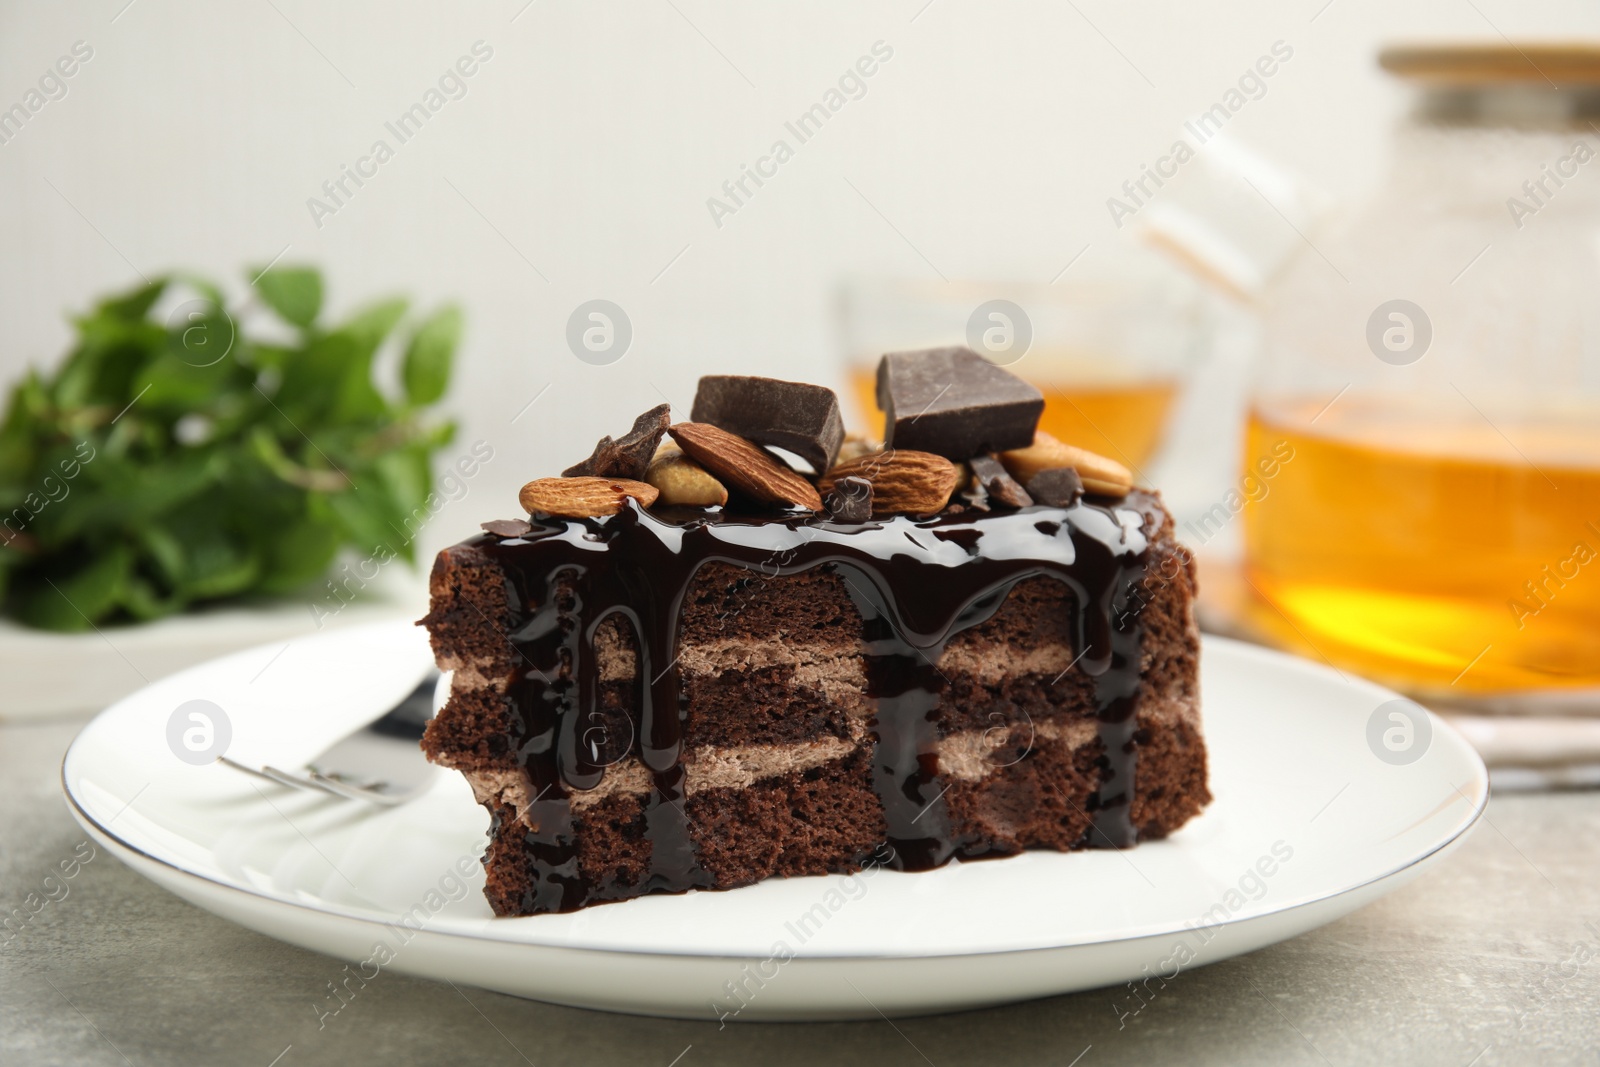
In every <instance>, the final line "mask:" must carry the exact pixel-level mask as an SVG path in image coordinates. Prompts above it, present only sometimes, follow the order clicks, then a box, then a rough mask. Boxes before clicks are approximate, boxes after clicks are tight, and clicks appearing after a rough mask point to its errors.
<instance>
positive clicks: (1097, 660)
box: [470, 498, 1149, 911]
mask: <svg viewBox="0 0 1600 1067" xmlns="http://www.w3.org/2000/svg"><path fill="white" fill-rule="evenodd" d="M1144 521H1145V515H1144V512H1143V510H1142V509H1141V508H1139V507H1138V506H1137V503H1136V499H1135V498H1130V500H1129V502H1128V504H1127V505H1117V506H1108V505H1103V504H1095V503H1090V502H1079V503H1077V504H1074V505H1072V506H1071V507H1066V508H1052V507H1030V508H1025V509H1022V510H1019V511H1014V512H996V513H989V514H983V515H978V514H975V513H972V512H966V513H958V514H940V515H935V516H932V517H929V518H922V519H913V518H910V517H905V516H896V517H894V518H889V519H881V520H874V521H871V522H866V523H859V524H839V523H834V522H832V521H830V520H828V519H826V518H822V517H813V516H789V517H779V518H772V517H770V516H769V517H749V516H736V515H731V514H728V513H725V512H722V511H720V510H717V509H711V510H702V509H681V508H671V509H658V510H657V511H655V512H647V511H643V510H641V509H639V508H638V507H636V506H633V504H632V502H631V501H630V502H629V507H628V508H626V509H625V510H624V511H622V512H621V513H619V514H617V515H614V516H610V517H606V518H597V519H564V518H556V517H551V516H543V515H536V516H533V517H532V518H531V519H530V522H531V523H532V525H533V529H532V531H531V532H529V533H527V534H525V535H523V536H522V537H519V538H510V539H502V538H499V537H495V536H490V535H484V536H482V537H480V538H477V539H476V540H474V541H473V542H470V543H471V544H473V545H474V546H476V547H478V548H479V549H480V550H482V551H484V552H485V553H487V554H488V555H489V556H490V557H491V558H493V559H494V560H496V561H497V562H498V563H499V564H500V565H501V567H502V569H503V570H504V571H505V573H506V575H507V583H508V586H509V588H508V590H507V592H508V599H509V601H510V604H511V610H512V617H513V620H514V628H513V631H512V633H511V640H512V643H513V645H514V646H515V648H516V650H517V652H518V653H519V654H520V656H521V665H520V667H519V669H518V670H517V672H516V674H515V676H514V677H513V679H512V685H511V690H510V699H511V701H512V706H513V709H514V714H513V726H512V738H511V740H512V742H513V744H514V745H515V746H516V749H517V751H518V753H519V755H520V758H521V760H522V761H523V764H524V766H525V767H526V768H527V771H528V774H529V778H530V780H531V782H532V785H533V788H534V791H535V796H536V799H535V800H534V802H533V803H532V805H531V806H530V810H529V813H528V814H529V820H528V821H529V823H530V824H531V825H532V826H534V827H535V828H534V829H532V830H530V831H528V834H527V841H528V846H529V853H530V855H531V856H532V857H533V867H534V871H533V875H534V877H533V882H532V888H531V889H530V890H529V894H528V899H527V900H526V901H525V902H524V904H525V905H526V907H525V910H526V911H570V910H573V909H576V908H579V907H582V906H584V905H585V904H590V903H595V902H598V901H603V900H614V899H617V898H619V897H623V896H634V895H636V894H637V893H638V891H639V888H640V887H636V886H632V885H629V886H623V885H620V884H618V883H617V882H616V880H615V879H611V878H606V879H591V878H586V877H585V876H584V875H583V874H582V872H580V871H579V869H578V855H577V841H576V836H575V834H574V831H573V823H572V814H571V810H570V807H569V802H568V798H569V797H570V795H571V794H572V793H573V792H574V791H583V790H588V789H593V788H595V787H596V786H598V785H599V784H600V782H601V780H602V779H603V777H604V775H605V766H606V764H607V763H610V762H615V761H616V759H617V758H618V757H619V756H620V755H621V753H618V752H615V751H608V750H607V746H606V744H605V738H607V737H608V736H610V735H612V734H614V733H615V731H611V730H607V729H606V728H605V725H606V724H604V723H603V722H602V720H601V718H600V714H601V713H600V712H599V710H598V709H599V708H600V699H599V697H600V677H599V669H598V663H597V662H596V661H597V657H596V654H595V635H596V633H597V632H598V630H599V628H600V626H601V624H602V623H603V622H605V621H606V620H607V619H608V618H610V617H611V616H613V615H620V616H621V617H622V618H623V619H624V620H626V623H627V625H628V626H630V627H631V628H632V630H633V633H634V634H635V635H636V637H637V645H638V680H639V684H638V686H637V692H638V706H637V707H636V708H635V709H634V715H635V718H634V720H633V726H634V729H633V735H634V737H635V738H636V742H635V744H634V745H633V749H632V751H634V752H635V753H636V754H637V755H638V757H639V758H640V760H641V761H642V762H643V763H644V764H645V766H646V767H647V768H649V771H650V773H651V776H652V777H653V779H654V784H655V788H654V790H653V792H652V794H651V796H650V798H649V800H648V801H647V804H646V810H645V820H646V836H647V838H648V840H649V843H650V846H651V858H650V867H649V873H648V876H647V882H646V885H645V886H644V887H643V888H644V889H645V891H662V892H682V891H685V890H688V889H693V888H697V887H707V886H710V885H711V884H712V879H711V878H710V876H709V875H708V874H707V873H706V871H705V870H704V869H703V868H702V867H701V866H700V864H699V862H698V859H697V857H696V851H695V844H694V839H693V835H692V832H691V830H690V827H689V822H688V819H687V817H686V815H685V796H684V782H685V774H684V768H683V763H682V758H681V757H682V754H683V752H682V746H683V724H684V719H685V716H686V714H687V708H686V706H685V698H684V697H683V695H682V692H681V688H680V685H679V678H678V672H677V670H676V667H675V664H676V661H677V657H678V641H679V637H680V634H679V630H680V625H679V619H680V610H681V608H682V605H683V600H684V596H685V595H686V593H687V592H688V589H689V586H690V584H691V583H692V581H693V579H694V576H695V574H696V573H697V572H698V571H699V570H700V568H701V567H703V566H705V565H706V564H708V563H712V562H723V563H729V564H733V565H735V566H740V567H745V568H749V569H751V570H755V571H758V572H760V573H761V574H763V575H766V576H778V575H788V574H795V573H798V572H800V571H803V570H807V569H810V568H812V567H828V568H831V569H832V570H833V571H834V572H835V573H837V574H838V575H839V576H840V577H841V578H842V579H843V580H844V582H845V585H846V588H847V589H848V590H849V594H850V597H851V599H852V600H853V601H854V603H855V605H856V608H857V609H858V610H859V611H860V613H861V617H862V619H863V622H864V634H863V638H864V641H865V655H866V673H867V680H868V687H869V695H870V696H871V697H872V698H873V699H874V701H875V704H876V708H875V710H876V717H875V720H874V725H873V735H874V740H875V748H874V754H873V784H874V787H875V789H876V791H877V793H878V796H879V798H880V799H881V800H882V802H883V810H884V816H885V820H886V822H887V825H888V840H887V843H888V845H889V846H890V847H891V848H892V850H893V855H894V856H895V857H896V859H895V862H894V863H893V864H892V865H894V866H898V867H899V868H901V869H904V870H922V869H926V868H929V867H936V866H939V865H941V864H943V863H946V862H948V861H949V860H951V859H952V858H956V857H964V858H972V857H975V856H977V855H979V854H981V850H978V849H975V842H974V841H972V840H970V839H968V838H966V837H964V836H962V835H961V834H959V833H957V832H956V831H955V830H954V829H953V827H952V824H951V820H950V816H949V812H948V810H947V808H946V805H945V802H944V788H945V787H944V785H943V783H942V781H941V779H940V777H939V768H938V759H937V746H938V741H939V737H938V729H937V724H936V715H937V711H938V707H939V700H940V696H941V693H942V692H943V688H944V679H943V677H942V676H941V675H940V673H939V670H938V662H939V658H940V656H941V654H942V653H943V651H944V648H945V646H946V644H948V642H949V641H950V639H951V638H952V637H954V636H955V635H956V634H958V633H960V632H962V631H963V630H966V629H968V628H969V627H972V626H976V625H978V624H979V623H982V622H983V621H985V620H986V619H988V618H990V617H991V616H992V615H994V613H995V612H996V611H998V610H999V608H1000V606H1001V604H1003V603H1004V601H1005V599H1006V596H1007V595H1008V594H1009V593H1010V591H1011V589H1012V587H1013V586H1015V585H1016V584H1017V583H1018V582H1020V581H1023V580H1024V579H1026V578H1030V577H1034V576H1036V575H1047V576H1049V577H1051V578H1055V579H1057V580H1059V581H1061V582H1064V583H1065V584H1066V585H1067V586H1068V587H1069V588H1070V589H1071V591H1072V594H1073V601H1074V603H1075V605H1076V608H1075V611H1076V618H1075V619H1074V631H1073V644H1074V647H1075V650H1076V653H1077V655H1078V659H1077V661H1076V666H1075V668H1074V669H1079V670H1082V671H1084V672H1085V673H1086V674H1088V675H1089V676H1090V677H1091V678H1092V679H1093V680H1094V692H1095V697H1096V702H1097V716H1098V721H1099V727H1098V729H1099V735H1100V738H1101V740H1102V742H1103V746H1104V750H1105V755H1104V757H1103V759H1104V762H1105V768H1106V769H1105V777H1104V780H1103V782H1102V784H1101V787H1100V789H1099V790H1098V792H1097V793H1096V794H1095V795H1094V797H1092V798H1091V800H1090V804H1089V809H1090V811H1091V814H1092V818H1093V827H1092V829H1091V830H1090V831H1089V837H1090V840H1088V841H1087V842H1085V843H1086V844H1089V845H1094V846H1098V847H1107V846H1111V847H1119V848H1122V847H1127V846H1129V845H1132V844H1133V843H1134V842H1135V840H1136V839H1137V830H1136V828H1135V827H1134V826H1133V824H1132V821H1131V819H1130V817H1129V806H1130V802H1131V799H1132V796H1133V774H1134V763H1135V758H1136V754H1135V747H1134V743H1133V731H1134V726H1135V716H1134V711H1135V701H1136V698H1137V692H1138V685H1139V651H1140V624H1139V622H1138V620H1137V613H1136V612H1131V611H1126V610H1124V609H1125V608H1126V606H1127V604H1128V602H1129V598H1130V595H1131V594H1132V592H1133V587H1134V586H1135V585H1136V584H1137V583H1138V582H1139V581H1140V580H1141V579H1142V578H1143V576H1144V571H1145V560H1146V556H1147V552H1148V547H1149V546H1148V544H1147V541H1146V538H1145V535H1144V534H1143V532H1142V525H1143V523H1144ZM611 748H612V749H614V748H615V746H614V745H612V746H611ZM879 848H880V849H881V846H879Z"/></svg>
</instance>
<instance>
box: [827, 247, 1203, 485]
mask: <svg viewBox="0 0 1600 1067" xmlns="http://www.w3.org/2000/svg"><path fill="white" fill-rule="evenodd" d="M1202 316H1203V310H1202V307H1201V304H1200V302H1199V300H1198V293H1197V287H1196V286H1195V285H1194V284H1193V283H1192V282H1191V281H1189V280H1188V279H1186V278H1182V277H1176V276H1173V275H1171V274H1166V273H1162V272H1160V271H1158V270H1152V271H1150V272H1149V273H1148V274H1146V275H1144V276H1140V275H1139V274H1138V273H1137V272H1134V271H1124V272H1122V273H1121V274H1120V275H1119V276H1116V277H1099V278H1094V277H1089V278H1084V279H1070V280H1069V279H1063V280H1061V281H1058V282H1056V283H1055V284H1052V285H1028V284H1008V283H997V282H990V283H985V282H949V283H937V282H912V281H895V280H861V281H852V282H850V283H848V284H846V285H845V286H844V287H843V289H842V291H841V293H840V299H839V329H840V335H841V344H842V347H843V350H844V353H845V359H846V364H847V367H848V373H849V377H850V390H849V392H850V394H851V397H852V399H853V401H854V407H855V408H856V411H855V416H856V419H855V424H856V425H860V426H864V427H868V428H870V429H871V431H872V432H874V433H878V432H880V431H881V430H882V428H883V421H882V415H881V414H880V413H879V411H878V406H877V401H876V395H875V394H876V378H875V376H876V371H877V365H878V359H879V357H880V356H882V355H883V354H884V353H885V352H896V351H904V350H908V349H917V348H933V347H939V346H946V345H963V344H964V345H967V346H969V347H971V348H972V349H973V350H974V351H976V352H978V353H979V354H980V355H983V356H985V357H986V358H988V359H989V360H990V361H991V362H993V363H996V364H998V365H1000V366H1004V367H1006V368H1007V369H1008V370H1010V371H1012V372H1013V373H1015V374H1017V375H1019V376H1021V377H1022V378H1024V379H1026V380H1027V381H1029V382H1031V383H1032V384H1033V385H1035V386H1037V387H1038V388H1039V390H1040V391H1041V392H1043V393H1044V396H1045V409H1044V415H1043V416H1042V417H1041V419H1040V422H1039V428H1040V429H1042V430H1044V431H1046V432H1048V433H1050V434H1051V435H1053V436H1055V437H1057V438H1059V439H1060V440H1063V441H1067V442H1069V443H1071V444H1075V445H1079V446H1081V447H1083V448H1087V449H1090V450H1091V451H1095V452H1099V453H1101V454H1103V455H1107V456H1112V457H1115V458H1117V459H1119V460H1121V461H1122V462H1123V463H1125V464H1127V465H1128V466H1129V467H1131V468H1133V469H1134V470H1136V471H1137V470H1139V469H1140V468H1142V467H1143V466H1145V465H1146V464H1148V463H1149V462H1150V461H1151V459H1152V457H1153V456H1154V455H1155V454H1156V453H1157V451H1158V449H1159V448H1160V446H1161V444H1162V442H1163V438H1164V435H1165V432H1166V428H1167V424H1168V420H1169V416H1170V415H1171V413H1172V410H1173V407H1174V403H1175V401H1176V399H1177V397H1178V395H1179V392H1180V390H1181V387H1182V384H1183V381H1184V377H1185V374H1186V373H1187V371H1188V369H1189V368H1190V366H1191V365H1192V363H1193V362H1194V360H1195V358H1196V354H1197V352H1198V351H1199V349H1200V347H1201V344H1202V342H1203V338H1204V330H1203V328H1202Z"/></svg>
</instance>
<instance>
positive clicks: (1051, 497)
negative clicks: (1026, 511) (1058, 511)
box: [1028, 467, 1083, 508]
mask: <svg viewBox="0 0 1600 1067" xmlns="http://www.w3.org/2000/svg"><path fill="white" fill-rule="evenodd" d="M1028 491H1029V492H1030V493H1032V494H1033V499H1034V500H1036V501H1038V502H1039V503H1041V504H1046V505H1048V506H1050V507H1053V508H1070V507H1071V506H1072V505H1074V504H1076V503H1077V502H1078V498H1079V497H1081V496H1083V479H1082V478H1080V477H1079V476H1078V472H1077V471H1075V470H1073V469H1072V468H1071V467H1051V468H1050V469H1049V470H1044V471H1040V472H1039V473H1038V474H1035V475H1034V476H1033V479H1032V480H1031V481H1030V482H1028Z"/></svg>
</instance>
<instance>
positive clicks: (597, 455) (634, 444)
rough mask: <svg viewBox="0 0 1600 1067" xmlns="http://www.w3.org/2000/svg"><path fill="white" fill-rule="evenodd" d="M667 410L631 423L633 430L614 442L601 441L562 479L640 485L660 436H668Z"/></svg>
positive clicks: (655, 409)
mask: <svg viewBox="0 0 1600 1067" xmlns="http://www.w3.org/2000/svg"><path fill="white" fill-rule="evenodd" d="M669 410H670V406H669V405H667V404H657V405H656V406H655V407H653V408H651V409H650V410H649V411H647V412H645V413H644V414H643V415H640V416H639V417H638V418H637V419H634V420H633V429H631V430H629V431H628V432H627V433H626V434H624V435H623V436H622V437H620V438H618V439H616V440H613V439H612V438H610V437H602V438H600V440H599V441H598V442H597V443H596V444H595V446H594V454H593V455H591V456H590V457H589V458H588V459H586V460H584V461H583V462H582V463H579V464H577V465H576V466H572V467H568V468H567V469H566V470H564V471H562V472H561V475H562V477H564V478H627V479H630V480H631V481H636V482H637V481H641V480H643V478H644V471H645V468H646V467H648V466H649V465H650V459H651V457H653V456H654V455H655V454H656V446H657V445H659V444H660V443H661V435H662V434H664V433H666V432H667V424H668V423H669V422H671V419H669V418H668V417H667V412H668V411H669Z"/></svg>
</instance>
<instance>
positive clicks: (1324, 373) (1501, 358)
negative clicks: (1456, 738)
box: [1240, 45, 1600, 705]
mask: <svg viewBox="0 0 1600 1067" xmlns="http://www.w3.org/2000/svg"><path fill="white" fill-rule="evenodd" d="M1380 62H1381V63H1382V65H1383V66H1384V67H1385V69H1387V70H1389V71H1390V72H1392V73H1395V74H1397V75H1399V76H1401V77H1403V78H1405V79H1407V80H1408V81H1410V82H1411V83H1413V85H1414V86H1415V100H1414V106H1413V107H1412V109H1411V112H1410V114H1409V116H1408V117H1407V118H1406V119H1405V120H1404V121H1403V122H1402V123H1401V125H1400V126H1399V128H1398V130H1397V131H1396V134H1395V137H1394V143H1393V154H1392V165H1391V170H1390V173H1389V175H1388V177H1387V179H1386V180H1385V181H1383V182H1382V184H1381V186H1380V187H1379V191H1378V193H1377V194H1376V196H1375V197H1374V198H1373V199H1372V200H1371V201H1370V202H1369V203H1368V204H1367V205H1366V206H1365V208H1364V209H1363V210H1361V211H1359V212H1357V213H1355V214H1353V215H1352V216H1350V217H1349V218H1348V220H1347V221H1345V222H1344V223H1343V224H1341V225H1338V226H1332V227H1326V228H1324V229H1322V230H1320V231H1315V230H1304V231H1297V233H1296V239H1295V243H1296V244H1297V246H1298V251H1296V252H1294V254H1292V255H1289V256H1287V257H1286V259H1285V264H1284V265H1283V266H1282V268H1281V269H1275V270H1273V271H1270V272H1267V273H1268V274H1270V276H1271V277H1272V278H1273V280H1272V281H1271V283H1270V284H1268V285H1266V286H1265V287H1264V289H1263V291H1262V300H1261V302H1262V305H1263V308H1264V311H1263V317H1262V335H1263V340H1262V344H1263V354H1264V357H1265V358H1264V360H1263V362H1262V365H1261V369H1260V371H1259V374H1258V377H1257V381H1256V386H1255V390H1254V395H1253V398H1252V402H1251V404H1250V414H1249V421H1248V428H1247V432H1246V446H1245V451H1244V473H1245V476H1246V477H1247V478H1253V479H1255V480H1256V482H1257V484H1259V485H1260V486H1262V487H1263V489H1262V491H1261V492H1260V494H1259V496H1252V498H1251V502H1250V503H1249V504H1248V506H1246V507H1244V508H1243V509H1242V511H1241V512H1240V514H1241V515H1242V520H1243V521H1242V528H1243V533H1244V556H1243V571H1242V574H1243V578H1244V580H1245V582H1246V583H1247V584H1248V590H1247V593H1248V595H1247V596H1246V598H1245V601H1246V603H1245V609H1244V610H1245V612H1246V614H1247V617H1248V620H1249V622H1250V624H1251V626H1252V627H1253V628H1254V629H1256V630H1257V631H1258V632H1261V633H1265V634H1268V635H1270V636H1272V637H1274V638H1275V639H1277V640H1278V641H1279V642H1281V643H1284V644H1288V645H1291V646H1296V647H1299V648H1300V649H1302V650H1304V651H1306V652H1307V653H1308V654H1311V655H1314V656H1318V657H1321V658H1324V659H1327V660H1329V661H1331V662H1333V663H1336V664H1339V665H1341V666H1346V667H1349V668H1351V669H1353V670H1357V671H1360V672H1361V673H1364V674H1367V675H1369V676H1373V677H1377V678H1380V679H1382V680H1385V681H1388V682H1390V683H1393V684H1397V685H1400V686H1402V687H1404V688H1408V689H1410V690H1412V691H1414V692H1419V693H1421V694H1423V695H1426V696H1431V697H1434V698H1436V699H1445V700H1458V701H1468V702H1471V701H1480V702H1481V701H1491V702H1493V701H1497V700H1498V701H1506V700H1508V699H1509V701H1510V702H1511V703H1519V702H1525V698H1529V697H1532V698H1533V700H1534V702H1535V703H1539V702H1543V703H1545V704H1560V703H1572V704H1575V705H1585V704H1589V705H1592V703H1593V702H1594V700H1595V698H1596V694H1600V125H1597V123H1600V49H1587V48H1553V47H1535V46H1528V45H1525V46H1522V47H1520V48H1519V47H1516V46H1511V45H1507V46H1504V47H1418V48H1396V49H1389V50H1387V51H1385V52H1384V53H1383V55H1382V57H1381V60H1380ZM1263 196H1264V194H1263ZM1286 217H1287V216H1286ZM1535 694H1537V696H1534V695H1535Z"/></svg>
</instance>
